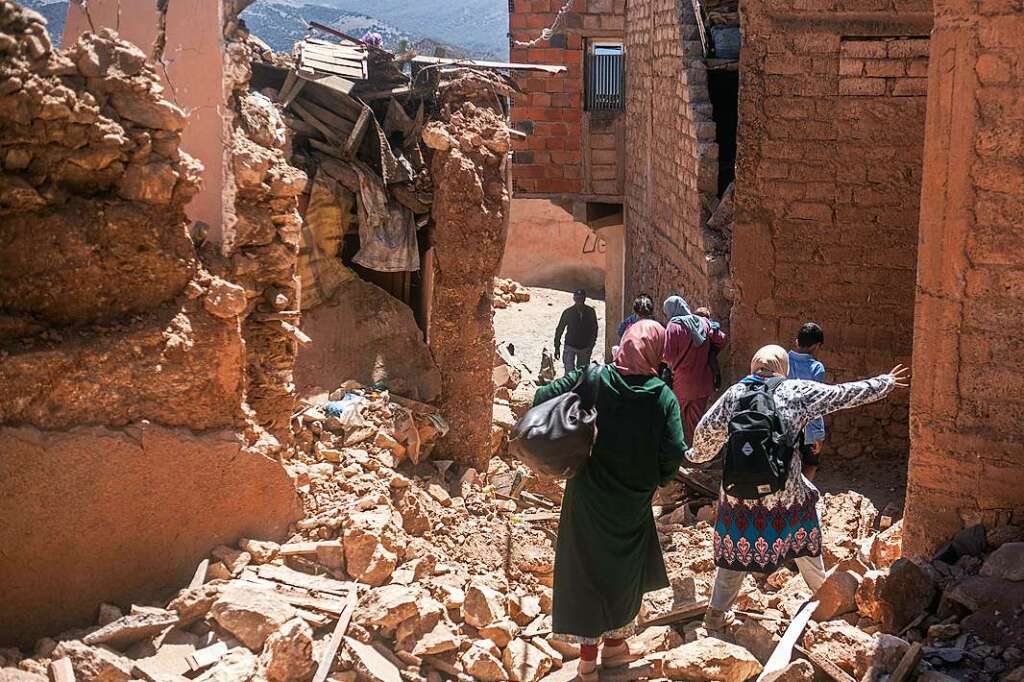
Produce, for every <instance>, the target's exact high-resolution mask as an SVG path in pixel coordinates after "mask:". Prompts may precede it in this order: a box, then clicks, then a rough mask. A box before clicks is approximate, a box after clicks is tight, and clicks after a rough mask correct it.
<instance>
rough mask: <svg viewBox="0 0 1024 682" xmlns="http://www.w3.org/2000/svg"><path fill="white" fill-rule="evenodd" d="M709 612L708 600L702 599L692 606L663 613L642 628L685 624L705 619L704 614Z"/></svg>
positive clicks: (684, 605) (684, 606)
mask: <svg viewBox="0 0 1024 682" xmlns="http://www.w3.org/2000/svg"><path fill="white" fill-rule="evenodd" d="M707 610H708V600H707V599H702V600H701V601H696V602H693V603H690V604H683V605H682V606H677V607H675V608H674V609H672V610H671V611H669V612H668V613H663V614H661V615H660V616H655V617H654V618H651V619H650V620H646V621H644V622H642V623H641V624H640V625H641V626H642V627H645V628H646V627H653V626H655V625H668V624H669V623H685V622H689V621H692V620H697V619H698V618H703V617H704V613H705V612H706V611H707Z"/></svg>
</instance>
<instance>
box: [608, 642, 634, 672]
mask: <svg viewBox="0 0 1024 682" xmlns="http://www.w3.org/2000/svg"><path fill="white" fill-rule="evenodd" d="M641 658H643V655H642V654H634V653H632V652H630V650H629V645H628V644H626V643H625V642H623V643H622V644H619V645H618V646H616V647H611V648H609V647H603V648H602V649H601V667H602V668H621V667H623V666H626V665H629V664H630V663H633V662H634V661H639V660H640V659H641Z"/></svg>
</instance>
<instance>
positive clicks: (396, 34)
mask: <svg viewBox="0 0 1024 682" xmlns="http://www.w3.org/2000/svg"><path fill="white" fill-rule="evenodd" d="M133 1H141V0H133ZM21 2H22V4H24V5H25V6H26V7H30V8H31V9H34V10H36V11H37V12H39V13H40V14H42V15H43V16H44V17H46V19H47V20H48V21H49V29H50V35H51V37H52V38H53V41H54V42H55V43H59V42H60V38H61V34H62V33H63V31H64V21H65V18H66V15H67V7H68V3H67V0H21ZM506 3H507V0H420V2H408V0H258V1H257V2H256V3H254V4H253V5H251V6H250V7H249V8H248V9H247V10H245V12H243V13H242V18H243V19H244V20H245V22H246V25H247V26H248V27H249V30H250V31H252V32H253V33H254V34H255V35H257V36H259V37H260V38H262V39H263V40H264V41H266V42H267V44H269V45H270V46H271V47H273V48H274V49H275V50H279V51H283V52H291V49H292V46H293V45H294V44H295V42H296V41H298V40H301V39H302V37H303V36H305V35H306V28H307V26H308V25H309V21H317V22H320V23H322V24H326V25H328V26H332V27H334V28H337V29H338V30H340V31H344V32H345V33H348V34H350V35H354V36H356V37H361V36H362V35H363V34H364V33H366V32H367V31H373V32H376V33H380V34H381V36H382V37H383V38H384V46H385V47H386V48H388V49H390V50H396V49H397V48H398V46H399V43H400V42H401V41H403V40H404V41H408V43H409V44H410V45H427V46H434V45H441V46H444V47H445V48H446V53H447V54H449V55H450V56H468V57H476V58H478V59H496V58H497V59H505V58H506V57H507V56H508V41H507V38H506V37H505V33H506V31H507V26H508V7H507V4H506ZM371 15H372V16H371Z"/></svg>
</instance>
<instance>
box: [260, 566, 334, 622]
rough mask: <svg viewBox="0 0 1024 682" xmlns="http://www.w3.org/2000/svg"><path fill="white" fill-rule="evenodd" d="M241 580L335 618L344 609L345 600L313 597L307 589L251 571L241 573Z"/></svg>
mask: <svg viewBox="0 0 1024 682" xmlns="http://www.w3.org/2000/svg"><path fill="white" fill-rule="evenodd" d="M242 580H244V581H246V582H250V583H253V584H254V585H261V586H263V587H266V588H268V589H272V590H274V592H275V593H276V594H277V595H278V596H280V597H281V598H282V599H284V600H285V601H286V602H288V603H289V604H291V605H292V606H297V607H300V608H305V609H312V610H314V611H321V612H323V613H326V614H328V615H331V616H334V617H335V618H337V617H338V616H339V615H341V612H342V611H343V610H344V609H345V602H344V601H343V600H341V599H339V598H337V597H314V596H313V595H311V594H310V593H309V591H307V590H304V589H302V588H301V587H291V586H290V585H282V584H281V583H276V582H274V581H273V580H266V579H264V578H260V577H259V576H257V575H253V574H251V573H246V574H244V575H242Z"/></svg>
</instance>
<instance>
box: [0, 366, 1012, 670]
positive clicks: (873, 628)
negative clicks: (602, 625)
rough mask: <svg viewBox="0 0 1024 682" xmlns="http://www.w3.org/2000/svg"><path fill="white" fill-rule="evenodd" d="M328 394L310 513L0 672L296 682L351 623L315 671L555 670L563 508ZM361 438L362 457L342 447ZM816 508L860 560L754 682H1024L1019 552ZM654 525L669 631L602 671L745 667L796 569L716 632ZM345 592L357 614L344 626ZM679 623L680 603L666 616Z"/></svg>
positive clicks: (660, 629)
mask: <svg viewBox="0 0 1024 682" xmlns="http://www.w3.org/2000/svg"><path fill="white" fill-rule="evenodd" d="M512 357H514V356H512ZM511 367H512V366H511V365H510V368H511ZM329 397H330V400H329V401H328V402H327V403H325V404H324V405H311V406H308V407H307V408H306V409H304V410H303V411H301V412H300V413H299V414H298V415H296V418H295V425H294V430H295V433H296V443H297V449H296V452H295V455H294V456H293V457H292V458H291V459H290V460H288V461H287V462H286V466H287V467H288V469H289V471H290V473H291V475H292V477H293V479H294V480H295V482H296V484H297V485H298V488H299V491H300V493H301V495H302V498H303V500H304V504H305V509H306V515H305V518H304V519H302V520H300V521H298V522H297V523H296V524H295V525H294V526H293V529H292V535H291V536H290V537H289V538H288V539H287V541H286V542H284V543H283V544H279V543H275V542H267V541H262V540H259V539H253V538H243V539H241V540H240V541H239V543H238V546H237V547H234V546H228V545H222V546H218V547H216V548H214V549H213V550H212V552H211V556H210V558H209V560H210V562H211V563H210V566H211V567H212V566H217V565H219V566H222V567H223V569H224V572H223V573H211V572H210V571H207V575H206V580H205V582H204V583H202V584H197V585H195V586H193V587H186V588H184V589H182V590H181V591H180V592H179V593H178V594H177V595H176V596H175V597H174V598H173V599H171V600H170V602H169V603H167V604H166V608H160V606H159V605H145V606H142V605H136V606H133V607H132V608H131V609H129V610H127V611H126V612H125V613H126V615H119V614H120V613H121V611H120V609H115V608H113V607H112V605H106V606H105V607H104V608H103V609H101V610H100V613H99V618H98V622H97V624H96V626H94V627H91V628H86V629H84V630H79V631H73V632H69V633H64V634H61V635H60V636H58V637H56V638H53V639H47V640H43V641H40V642H39V644H38V645H37V651H36V653H35V655H34V656H31V657H26V658H22V657H21V654H20V652H17V653H16V652H13V651H8V650H5V651H4V652H3V653H2V655H3V661H2V662H3V664H4V665H5V666H8V667H6V668H0V670H3V671H7V670H12V671H13V670H17V671H18V674H24V675H31V674H33V673H34V672H37V671H38V672H39V674H45V671H46V670H47V668H48V667H49V666H50V665H51V664H53V663H54V662H55V661H58V660H60V659H67V660H68V661H69V662H70V665H71V667H72V669H73V670H74V673H75V675H76V679H77V680H80V681H84V682H89V681H95V680H103V681H106V680H131V679H145V680H160V681H161V682H169V681H170V680H182V679H187V678H191V679H197V680H203V681H204V682H216V681H220V680H224V681H227V680H232V681H235V680H251V681H253V682H256V681H259V682H263V681H268V682H285V681H291V680H298V681H308V680H310V679H312V677H313V674H314V672H315V670H316V669H317V666H318V665H319V663H320V659H321V658H322V656H323V653H324V652H325V651H328V649H327V644H328V642H329V641H330V640H331V638H332V636H333V634H334V629H335V627H336V623H337V622H338V619H339V618H349V617H350V618H351V621H350V622H347V627H346V628H345V630H344V631H343V632H342V637H343V641H342V642H341V646H340V647H339V648H338V650H337V653H336V654H335V655H334V656H333V657H332V658H331V659H330V660H329V666H330V671H331V672H330V676H329V677H328V678H327V679H328V680H335V681H338V680H356V681H358V680H393V681H396V682H397V681H399V680H403V681H406V682H420V681H422V680H436V679H442V680H444V679H451V680H467V681H468V680H471V679H476V680H482V681H484V682H498V681H500V680H512V681H513V682H519V681H522V682H540V680H544V679H547V678H550V679H551V680H559V679H563V678H565V679H569V678H570V677H571V674H572V671H573V670H574V666H575V659H576V658H578V656H579V647H578V646H576V645H573V644H569V643H566V642H563V641H560V640H557V639H555V638H553V636H552V632H551V615H550V614H551V578H552V574H551V567H552V565H553V558H554V547H553V538H554V529H555V528H556V525H555V524H556V521H557V512H552V511H549V507H546V506H544V505H542V504H539V503H538V502H537V501H545V502H547V503H548V504H550V505H551V508H554V509H556V510H557V506H556V504H555V503H552V502H550V501H548V499H547V498H545V497H543V496H542V495H540V494H532V495H531V493H529V491H528V490H527V488H528V485H529V483H528V481H529V475H528V474H524V473H523V472H522V471H520V470H519V467H518V465H517V463H516V462H514V461H511V460H507V459H502V457H495V458H493V459H492V461H491V464H490V466H489V467H488V471H486V472H472V473H471V472H470V471H467V470H459V468H458V467H457V465H454V464H453V463H451V462H450V461H447V460H439V459H432V456H434V455H435V453H434V452H433V450H432V445H433V444H434V443H435V442H436V439H437V437H438V435H439V434H440V433H441V432H443V430H444V427H443V423H442V422H439V421H438V420H437V419H436V414H435V412H434V411H433V408H431V407H430V406H427V405H424V404H420V403H416V402H415V401H411V400H408V399H406V398H402V397H401V396H396V395H392V394H390V393H389V392H388V391H386V390H383V389H378V388H371V387H365V386H362V385H360V384H358V383H356V382H347V383H346V384H345V385H343V386H342V387H340V388H338V389H337V390H335V391H334V392H332V393H331V395H330V396H329ZM334 414H341V415H342V417H341V418H339V417H334V416H330V415H334ZM357 417H358V418H357ZM356 433H358V434H359V437H358V440H359V443H358V447H357V446H355V445H351V444H348V445H347V444H346V441H351V440H353V439H351V436H352V434H356ZM382 434H383V435H387V436H388V437H389V438H390V439H393V440H394V441H396V442H398V443H399V444H400V445H401V450H400V451H399V450H396V449H395V448H393V447H389V446H388V445H387V444H386V443H385V441H384V440H381V439H379V438H378V436H379V435H382ZM382 443H384V444H382ZM323 446H326V448H325V447H323ZM325 451H332V452H337V453H338V454H337V457H334V456H331V457H324V456H323V453H324V452H325ZM413 452H416V453H417V455H416V456H415V457H414V456H413V455H412V453H413ZM505 457H506V458H507V455H505ZM683 480H685V481H686V483H685V484H684V483H679V482H677V484H676V485H678V487H679V488H678V490H677V493H678V494H679V495H680V496H681V497H683V498H684V499H686V496H687V495H690V496H695V497H696V498H698V499H701V500H702V504H703V499H704V498H702V497H701V495H703V493H694V492H692V489H698V490H700V489H702V488H703V487H705V486H707V485H709V484H710V481H707V480H705V479H701V478H699V477H697V476H696V474H692V473H687V474H686V478H684V479H683ZM688 491H690V492H688ZM442 493H443V494H442ZM531 498H532V499H534V500H537V501H531ZM822 504H823V506H825V507H827V508H831V509H833V510H836V511H837V514H836V515H835V517H834V518H830V517H829V516H825V518H824V524H825V529H824V531H825V532H824V534H825V536H826V537H830V538H833V542H834V543H835V544H833V545H832V547H831V548H830V550H829V553H831V554H832V555H833V556H839V555H846V554H852V553H856V554H858V555H857V556H849V557H847V558H844V559H842V560H841V561H839V562H838V563H837V564H836V565H834V566H831V568H830V572H829V575H828V577H827V579H826V584H825V587H823V588H822V590H821V591H820V592H819V594H818V599H819V601H820V605H819V607H818V609H817V610H816V611H815V613H814V618H813V619H812V620H811V623H810V624H809V626H808V627H807V628H806V631H805V632H804V633H803V636H802V637H801V638H800V643H801V647H798V648H797V653H796V654H795V658H793V659H792V660H791V662H790V663H789V664H788V665H786V666H785V667H784V668H783V669H781V670H776V671H774V672H771V673H768V674H767V675H766V679H770V680H775V681H777V682H778V681H785V682H790V681H798V680H799V681H808V680H810V679H814V677H815V672H818V673H819V674H826V673H823V672H822V671H821V670H820V669H819V668H820V667H822V666H825V667H828V668H829V669H831V670H833V671H834V674H833V675H832V676H833V677H834V676H836V675H840V674H842V675H848V676H851V677H853V678H854V679H856V680H867V681H874V682H878V681H879V680H884V679H886V676H889V675H892V674H893V672H894V671H895V670H896V668H897V667H898V666H899V665H900V664H901V661H903V660H904V658H905V657H907V656H910V655H911V653H913V652H912V645H915V644H916V645H919V652H918V653H919V654H920V656H921V661H920V663H918V664H917V665H916V672H917V673H919V674H920V679H926V680H929V679H930V680H942V679H945V678H944V677H943V676H945V675H949V676H951V677H954V678H957V679H963V678H964V676H965V675H966V676H967V677H966V679H972V680H1000V679H1001V678H1002V676H1006V675H1007V674H1009V675H1010V676H1008V677H1007V678H1006V679H1010V680H1012V679H1014V678H1013V677H1012V675H1014V674H1016V675H1018V676H1020V674H1021V673H1020V672H1019V671H1018V670H1019V668H1020V666H1022V665H1024V655H1022V648H1021V646H1020V643H1017V644H1013V642H1014V641H1015V639H1019V634H1020V632H1021V631H1022V625H1024V607H1022V606H1021V605H1020V602H1018V604H1017V606H1016V607H1014V608H1007V607H1006V605H1005V600H1004V596H1005V595H1007V594H1011V595H1012V594H1015V590H1016V591H1022V590H1024V581H1021V580H1020V579H1019V578H1020V576H1019V571H1018V567H1017V563H1018V562H1016V561H1015V560H1014V557H1016V556H1017V555H1018V553H1019V552H1020V551H1021V549H1020V543H1019V542H1013V541H1010V542H1005V543H1003V544H1002V545H1001V546H1000V547H996V548H993V549H994V550H995V551H993V552H992V553H990V554H988V555H987V556H985V555H984V554H980V555H978V556H973V555H955V556H954V553H955V552H957V550H954V549H951V548H950V549H947V550H945V554H944V555H943V558H942V559H936V560H935V561H933V562H923V561H912V560H910V559H907V558H899V559H896V560H895V561H892V562H891V563H890V562H889V561H888V556H890V555H889V554H887V553H883V554H878V553H876V552H872V551H871V548H872V547H875V546H877V543H878V536H879V535H880V534H888V535H892V533H891V532H890V531H891V528H898V527H899V523H898V522H897V523H896V524H894V525H893V526H892V527H891V528H890V529H886V530H878V529H876V526H875V524H876V523H877V514H876V513H875V512H874V508H873V506H872V505H871V504H870V502H869V501H867V500H866V499H865V498H863V497H861V496H859V495H857V494H856V493H852V492H847V493H843V494H842V495H836V496H825V498H824V499H823V501H822ZM664 516H673V519H672V523H661V524H660V525H659V529H660V532H661V535H662V540H663V542H665V543H666V544H667V545H668V547H669V548H668V550H667V552H666V560H667V564H668V566H669V570H670V575H671V576H672V582H673V587H671V588H669V589H667V590H665V591H662V592H664V594H660V593H652V594H651V595H648V599H647V600H645V606H644V609H643V611H642V613H643V621H644V622H662V621H667V622H665V623H664V624H661V625H652V626H649V627H643V628H641V629H640V631H639V632H638V633H637V634H636V635H635V636H634V637H632V638H630V639H629V640H627V643H628V646H629V648H630V651H631V653H633V654H635V655H636V656H638V657H641V660H640V661H639V662H638V663H635V664H631V665H630V666H628V667H627V668H624V669H622V672H617V673H615V675H624V676H626V677H623V678H621V679H681V680H730V681H733V682H745V681H747V680H752V679H754V678H756V677H757V676H758V675H759V674H760V673H761V671H762V668H763V666H764V664H765V663H766V662H767V661H768V659H769V658H770V657H771V655H772V653H773V651H774V650H775V648H776V646H777V645H778V644H779V642H780V638H781V636H782V634H783V632H784V631H785V629H786V627H787V624H788V619H789V618H790V617H791V616H792V614H793V613H795V612H796V611H797V610H799V608H800V606H801V605H802V604H803V602H804V601H805V600H806V599H807V598H808V597H809V594H808V593H807V591H806V588H805V587H803V582H802V579H801V578H800V576H799V575H798V574H795V573H791V572H789V571H785V570H783V571H780V572H778V573H777V574H776V575H774V576H772V578H771V579H769V580H763V579H752V580H751V582H750V584H749V585H746V586H745V587H744V590H743V597H742V598H741V603H740V604H738V606H742V608H743V609H744V610H743V611H741V612H739V613H738V623H737V625H736V626H734V627H733V629H732V630H731V631H730V632H729V633H727V634H725V635H719V637H718V638H716V637H708V636H707V633H706V632H705V631H704V629H703V627H702V626H701V624H700V623H699V619H700V615H701V613H702V611H701V608H700V607H699V606H698V607H697V608H689V609H687V605H688V604H689V605H693V604H694V603H696V602H698V601H699V599H698V598H699V597H702V596H706V595H707V594H708V593H709V591H710V584H711V580H712V578H713V575H714V566H713V562H712V561H711V552H712V548H711V546H710V533H711V529H710V527H709V526H708V524H707V521H705V520H700V519H697V518H696V517H695V515H692V514H690V515H683V514H680V513H678V511H677V510H673V511H670V512H668V513H667V514H663V518H664ZM971 533H972V534H973V536H977V535H978V533H979V531H977V530H972V531H971ZM989 535H990V536H991V537H1008V538H1012V537H1013V536H1012V535H1011V534H1008V533H1005V532H1004V533H1001V534H995V535H993V534H992V533H990V534H989ZM973 536H972V537H973ZM980 537H985V534H984V533H981V535H980ZM958 546H960V547H961V548H965V549H969V550H972V551H973V550H974V549H976V548H977V546H978V545H977V543H974V544H970V543H968V542H961V543H959V545H958ZM951 547H952V545H951ZM856 548H860V549H862V550H863V551H859V550H858V552H854V550H855V549H856ZM983 551H984V550H983ZM872 556H874V557H876V558H878V559H879V563H875V562H874V561H873V559H872ZM949 562H952V563H949ZM829 563H831V560H830V561H829ZM350 594H351V595H353V596H354V597H355V599H356V600H357V605H356V607H355V609H354V611H351V612H348V613H350V616H345V615H344V614H345V613H346V612H347V611H346V600H347V599H348V598H349V595H350ZM673 613H679V614H683V613H686V614H688V615H686V616H685V617H682V620H675V619H674V618H673V616H672V615H671V614H673ZM1000 633H1001V634H1000ZM986 635H988V636H986ZM995 635H999V636H998V637H997V636H995ZM722 637H724V638H725V639H728V640H729V641H725V639H722ZM801 651H806V652H807V656H809V657H810V662H808V661H807V660H803V655H804V654H802V653H800V652H801ZM908 660H910V659H908ZM835 671H838V672H835ZM4 674H7V675H8V678H10V679H19V678H15V677H11V674H13V673H4ZM567 676H569V677H567ZM826 677H829V675H828V674H826ZM0 679H6V678H3V677H0ZM24 679H32V678H31V677H25V678H24ZM615 679H619V677H615ZM836 679H839V678H838V677H836ZM842 679H846V678H842Z"/></svg>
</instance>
